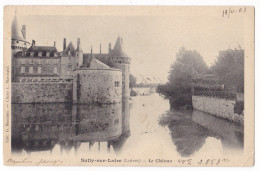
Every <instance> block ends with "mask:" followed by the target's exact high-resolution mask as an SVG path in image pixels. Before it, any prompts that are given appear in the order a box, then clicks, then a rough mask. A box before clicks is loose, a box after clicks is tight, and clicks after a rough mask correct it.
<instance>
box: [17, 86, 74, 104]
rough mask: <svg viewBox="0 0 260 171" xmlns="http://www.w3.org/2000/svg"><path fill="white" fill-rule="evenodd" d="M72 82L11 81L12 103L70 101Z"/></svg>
mask: <svg viewBox="0 0 260 171" xmlns="http://www.w3.org/2000/svg"><path fill="white" fill-rule="evenodd" d="M72 86H73V84H72V83H39V82H38V83H37V82H34V83H12V103H60V102H72Z"/></svg>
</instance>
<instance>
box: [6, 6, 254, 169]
mask: <svg viewBox="0 0 260 171" xmlns="http://www.w3.org/2000/svg"><path fill="white" fill-rule="evenodd" d="M3 46H4V66H3V68H4V95H3V96H4V113H3V118H4V128H3V131H4V137H3V140H4V141H3V142H4V163H5V165H9V166H17V165H26V166H28V165H29V166H60V165H62V166H68V165H74V166H76V165H81V166H253V165H254V7H249V6H221V7H177V6H176V7H174V6H172V7H167V6H162V7H158V6H150V7H148V6H142V7H141V6H6V7H5V8H4V45H3Z"/></svg>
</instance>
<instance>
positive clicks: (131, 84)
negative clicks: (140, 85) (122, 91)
mask: <svg viewBox="0 0 260 171" xmlns="http://www.w3.org/2000/svg"><path fill="white" fill-rule="evenodd" d="M135 86H136V78H135V77H134V76H133V75H132V74H130V76H129V87H130V89H132V88H133V87H135Z"/></svg>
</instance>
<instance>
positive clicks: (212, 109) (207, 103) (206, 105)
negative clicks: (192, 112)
mask: <svg viewBox="0 0 260 171" xmlns="http://www.w3.org/2000/svg"><path fill="white" fill-rule="evenodd" d="M235 103H236V101H235V100H226V99H220V98H212V97H207V96H192V105H193V108H194V109H197V110H200V111H203V112H207V113H209V114H213V115H216V116H219V117H222V118H226V119H229V120H231V121H235V122H239V123H242V124H243V123H244V115H243V114H240V115H239V114H237V113H234V106H235Z"/></svg>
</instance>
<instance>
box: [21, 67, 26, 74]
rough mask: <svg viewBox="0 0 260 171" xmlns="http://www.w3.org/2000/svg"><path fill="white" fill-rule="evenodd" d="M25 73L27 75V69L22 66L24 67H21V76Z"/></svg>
mask: <svg viewBox="0 0 260 171" xmlns="http://www.w3.org/2000/svg"><path fill="white" fill-rule="evenodd" d="M24 73H25V67H24V66H22V67H21V74H24Z"/></svg>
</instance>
